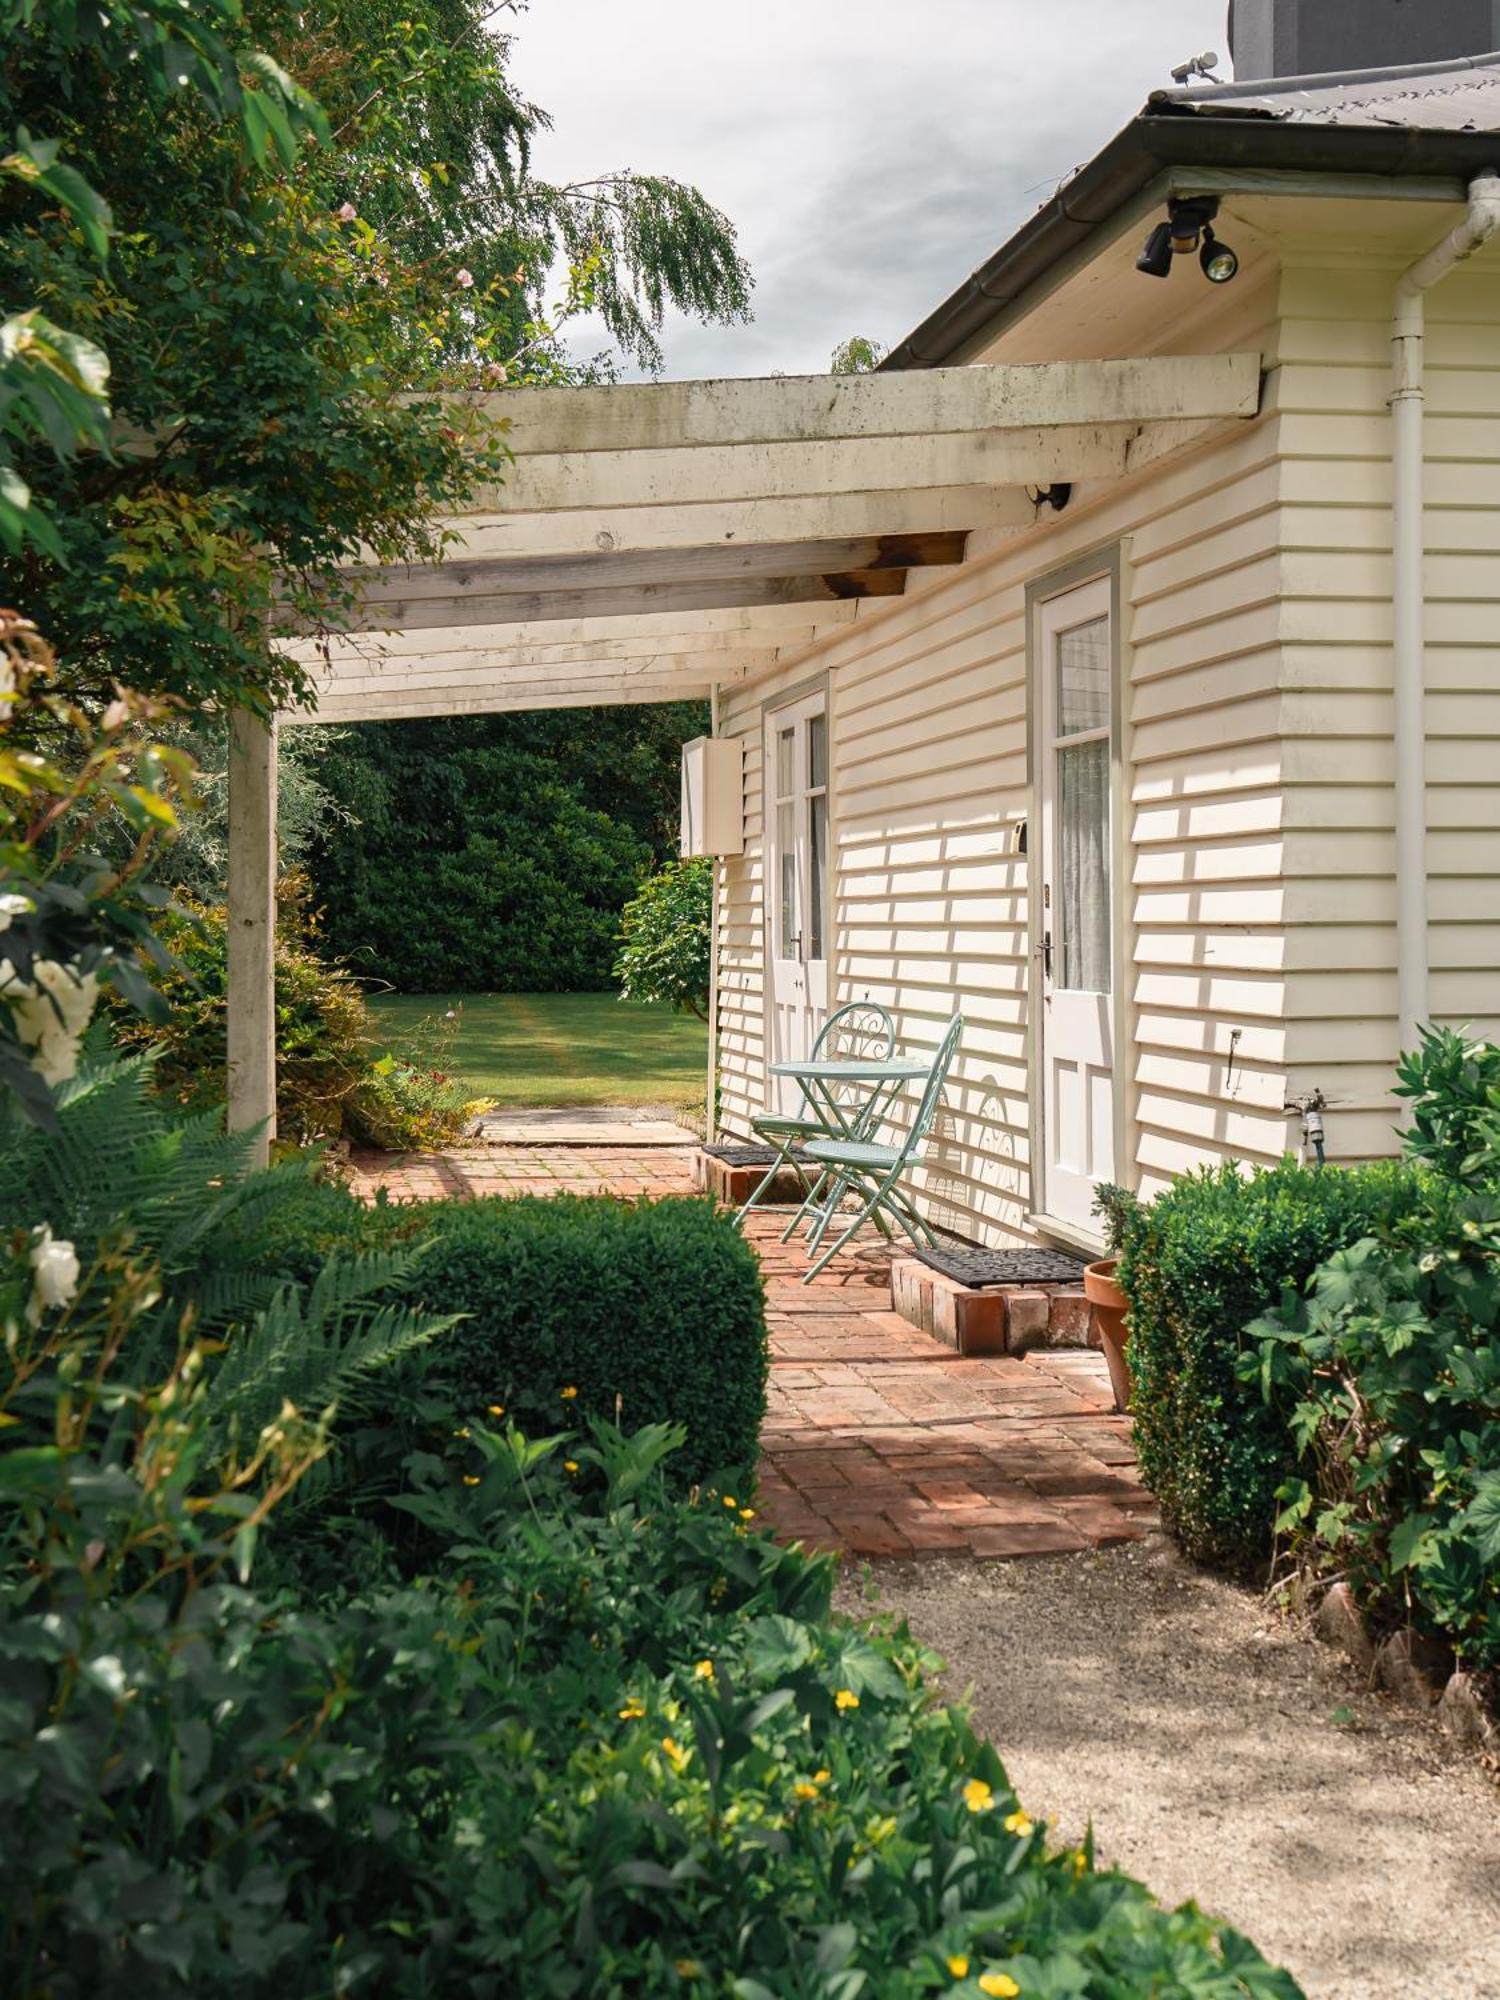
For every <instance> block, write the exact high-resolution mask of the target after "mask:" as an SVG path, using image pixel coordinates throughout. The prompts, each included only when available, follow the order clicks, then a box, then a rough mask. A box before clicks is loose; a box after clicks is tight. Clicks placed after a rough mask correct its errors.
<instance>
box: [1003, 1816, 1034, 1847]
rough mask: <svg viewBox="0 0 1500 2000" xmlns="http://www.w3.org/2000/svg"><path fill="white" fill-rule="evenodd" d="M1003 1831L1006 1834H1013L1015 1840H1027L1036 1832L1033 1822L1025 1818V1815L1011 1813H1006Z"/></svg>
mask: <svg viewBox="0 0 1500 2000" xmlns="http://www.w3.org/2000/svg"><path fill="white" fill-rule="evenodd" d="M1005 1831H1006V1832H1007V1833H1013V1834H1014V1835H1015V1836H1016V1838H1017V1840H1027V1839H1029V1838H1030V1836H1031V1835H1032V1834H1033V1833H1035V1832H1036V1827H1035V1825H1034V1824H1033V1822H1032V1821H1031V1820H1029V1819H1028V1818H1027V1817H1026V1815H1025V1813H1023V1812H1013V1813H1007V1814H1006V1816H1005Z"/></svg>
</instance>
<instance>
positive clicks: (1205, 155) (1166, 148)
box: [881, 64, 1496, 368]
mask: <svg viewBox="0 0 1500 2000" xmlns="http://www.w3.org/2000/svg"><path fill="white" fill-rule="evenodd" d="M1468 66H1472V65H1461V64H1460V65H1443V67H1456V68H1461V67H1468ZM1402 73H1403V74H1404V73H1405V72H1402ZM1229 87H1230V88H1232V87H1233V86H1229ZM1495 146H1496V135H1495V134H1494V133H1493V132H1460V131H1442V130H1433V129H1428V130H1423V129H1422V128H1420V127H1416V126H1399V125H1370V126H1365V125H1314V124H1311V123H1307V124H1303V123H1298V122H1296V121H1285V120H1281V119H1276V118H1272V117H1268V116H1264V117H1263V116H1246V117H1239V116H1233V115H1231V116H1227V117H1226V116H1220V117H1201V116H1196V115H1194V114H1192V113H1191V112H1184V111H1180V110H1178V109H1177V108H1176V107H1175V105H1162V106H1161V107H1160V108H1158V109H1157V110H1155V111H1150V110H1148V111H1147V112H1145V113H1142V114H1141V115H1140V116H1138V117H1136V118H1133V119H1132V120H1131V121H1130V123H1129V124H1128V125H1127V126H1126V127H1125V128H1124V130H1123V131H1121V132H1119V133H1117V134H1116V136H1115V137H1114V138H1113V139H1111V140H1110V142H1109V144H1108V145H1107V146H1105V147H1104V149H1103V151H1102V152H1099V153H1096V154H1095V156H1094V158H1093V159H1092V160H1090V161H1089V163H1088V164H1087V166H1085V167H1082V168H1080V169H1079V171H1078V172H1077V173H1076V174H1075V175H1073V177H1072V178H1071V179H1070V180H1069V181H1067V182H1066V183H1065V184H1064V185H1063V186H1062V187H1061V188H1059V189H1058V191H1057V193H1056V194H1055V195H1053V196H1052V198H1051V200H1050V201H1048V202H1046V203H1044V204H1043V206H1042V207H1041V208H1040V209H1038V210H1037V212H1036V214H1035V215H1033V216H1032V217H1031V218H1030V220H1029V221H1027V222H1026V223H1024V224H1023V225H1022V226H1021V228H1020V229H1018V230H1017V231H1016V233H1015V235H1014V236H1012V237H1011V238H1010V239H1009V241H1008V242H1006V243H1003V244H1002V245H1001V247H1000V248H999V249H998V250H997V251H996V252H995V253H994V255H993V256H992V257H990V258H988V259H986V261H985V262H984V263H983V264H981V265H980V267H979V269H978V270H977V271H975V272H974V274H973V275H972V277H969V278H966V279H965V281H964V282H963V284H962V285H960V286H959V287H958V289H957V290H956V291H954V292H953V293H952V294H951V295H950V296H949V297H948V298H946V299H945V300H944V301H943V303H942V304H941V305H940V306H938V307H937V309H936V310H935V311H933V312H931V313H929V314H928V316H927V318H926V319H924V320H923V321H922V323H921V325H920V326H918V327H916V328H915V329H914V330H913V331H912V332H911V333H909V334H908V335H907V337H906V338H905V339H904V340H903V341H902V342H901V343H900V344H899V346H897V347H895V348H893V349H892V351H891V353H890V354H889V355H887V357H886V359H885V361H884V362H883V363H882V364H881V365H882V366H883V367H885V368H937V367H942V366H945V365H949V364H952V363H955V362H962V361H964V360H966V359H967V358H969V356H970V355H971V354H972V353H973V351H974V350H975V349H976V348H977V347H979V346H981V345H982V344H983V343H984V342H985V341H987V340H990V339H992V338H994V336H995V335H996V334H997V333H999V332H1000V331H1001V330H1002V329H1003V328H1004V327H1005V326H1006V325H1008V324H1010V323H1011V322H1012V321H1013V320H1015V319H1018V318H1019V317H1020V316H1021V315H1022V313H1023V312H1024V311H1025V310H1026V309H1027V307H1028V305H1029V304H1030V302H1031V299H1032V295H1033V294H1034V292H1035V291H1036V290H1037V288H1038V287H1045V288H1048V289H1050V287H1051V285H1052V283H1054V282H1055V281H1056V276H1057V267H1058V266H1059V265H1060V264H1061V263H1063V261H1064V260H1066V259H1068V258H1069V257H1070V256H1076V253H1078V252H1080V251H1081V250H1082V248H1083V246H1084V245H1086V244H1087V243H1088V242H1089V240H1090V239H1091V238H1092V237H1093V236H1094V235H1096V234H1097V232H1098V231H1099V230H1101V229H1102V228H1104V227H1105V226H1106V225H1107V224H1110V223H1112V222H1114V221H1115V220H1116V219H1117V218H1118V217H1119V215H1120V213H1121V211H1122V210H1124V209H1125V208H1126V207H1128V205H1129V204H1130V203H1131V202H1133V201H1135V200H1138V199H1139V198H1140V197H1141V196H1142V195H1143V194H1145V192H1146V191H1147V190H1148V189H1149V188H1150V186H1151V184H1152V182H1153V181H1155V180H1156V179H1157V178H1158V176H1160V175H1162V174H1165V173H1168V172H1170V171H1171V170H1173V169H1174V168H1175V169H1179V170H1180V169H1192V168H1194V167H1202V168H1204V169H1213V170H1216V171H1219V172H1223V171H1231V170H1233V169H1235V168H1243V169H1245V170H1246V171H1249V172H1259V171H1264V170H1266V169H1272V170H1282V171H1293V172H1302V173H1315V174H1316V173H1325V174H1357V175H1370V176H1379V177H1382V178H1387V179H1389V178H1395V177H1397V176H1411V175H1416V176H1424V175H1441V176H1457V177H1459V178H1462V179H1463V180H1464V181H1465V182H1467V181H1469V180H1472V179H1473V177H1474V176H1475V175H1476V174H1478V173H1481V172H1482V171H1483V170H1484V169H1485V168H1486V167H1487V166H1489V165H1490V164H1491V162H1492V161H1493V159H1494V156H1495ZM1218 185H1219V186H1222V182H1220V183H1218ZM1178 191H1179V192H1187V191H1189V190H1188V189H1186V188H1184V187H1182V185H1181V181H1180V177H1179V182H1178ZM1205 191H1206V190H1205Z"/></svg>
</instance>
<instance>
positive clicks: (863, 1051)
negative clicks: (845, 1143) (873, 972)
mask: <svg viewBox="0 0 1500 2000" xmlns="http://www.w3.org/2000/svg"><path fill="white" fill-rule="evenodd" d="M895 1052H896V1024H895V1022H894V1021H893V1020H892V1018H891V1015H890V1012H889V1010H888V1009H887V1008H884V1007H879V1006H877V1005H876V1004H875V1002H874V1001H873V1000H851V1001H849V1002H848V1003H847V1004H846V1005H845V1006H843V1007H840V1008H839V1009H838V1011H837V1012H836V1013H833V1014H830V1015H829V1016H828V1019H827V1020H826V1021H825V1022H824V1023H823V1025H822V1027H821V1028H820V1029H819V1030H818V1038H817V1040H816V1041H815V1042H814V1043H813V1052H812V1053H813V1061H814V1062H818V1061H822V1062H838V1061H841V1060H842V1061H846V1062H854V1061H865V1062H889V1061H890V1059H891V1057H892V1056H893V1055H894V1054H895ZM824 1088H825V1089H826V1090H827V1092H828V1095H829V1096H830V1097H831V1098H832V1099H833V1101H834V1103H836V1104H837V1105H839V1106H840V1108H841V1109H843V1110H844V1111H845V1113H846V1114H853V1113H856V1112H859V1111H860V1110H862V1109H868V1110H873V1109H874V1107H875V1105H876V1103H877V1102H878V1099H877V1097H876V1096H874V1095H872V1093H871V1091H870V1086H869V1085H868V1084H867V1083H832V1084H826V1085H825V1086H824ZM855 1129H856V1130H859V1131H863V1129H864V1121H863V1120H860V1121H858V1123H857V1124H856V1128H855Z"/></svg>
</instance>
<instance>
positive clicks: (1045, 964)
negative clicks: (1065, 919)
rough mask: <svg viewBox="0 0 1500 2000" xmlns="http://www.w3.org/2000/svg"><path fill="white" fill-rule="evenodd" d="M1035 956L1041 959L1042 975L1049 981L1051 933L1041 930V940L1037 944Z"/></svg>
mask: <svg viewBox="0 0 1500 2000" xmlns="http://www.w3.org/2000/svg"><path fill="white" fill-rule="evenodd" d="M1036 949H1037V956H1038V958H1040V959H1041V961H1042V977H1043V978H1044V979H1045V980H1047V981H1048V982H1049V983H1050V981H1051V978H1052V933H1051V931H1043V932H1042V941H1041V943H1040V944H1039V945H1038V946H1037V948H1036Z"/></svg>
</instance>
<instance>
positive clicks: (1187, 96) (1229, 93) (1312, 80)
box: [1146, 49, 1500, 115]
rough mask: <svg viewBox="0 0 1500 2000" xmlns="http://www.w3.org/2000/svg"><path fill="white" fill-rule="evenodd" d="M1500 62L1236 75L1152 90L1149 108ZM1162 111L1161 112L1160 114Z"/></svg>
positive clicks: (1491, 57) (1499, 52)
mask: <svg viewBox="0 0 1500 2000" xmlns="http://www.w3.org/2000/svg"><path fill="white" fill-rule="evenodd" d="M1497 63H1500V49H1491V50H1490V51H1489V52H1488V53H1487V54H1485V55H1481V56H1445V57H1444V58H1443V60H1442V61H1441V62H1429V63H1391V64H1388V65H1387V66H1386V67H1385V68H1384V69H1330V70H1320V71H1313V72H1310V73H1309V74H1308V75H1306V76H1260V77H1254V76H1247V77H1245V78H1243V79H1242V78H1240V77H1236V78H1235V79H1234V81H1233V82H1232V83H1210V84H1200V85H1198V86H1196V87H1187V86H1185V87H1184V88H1183V89H1181V90H1153V91H1152V93H1151V95H1150V97H1148V98H1147V100H1146V103H1147V108H1148V110H1149V108H1150V106H1151V105H1153V104H1159V105H1172V106H1174V107H1177V106H1181V107H1183V108H1184V109H1186V110H1189V111H1191V109H1192V107H1193V106H1194V105H1195V104H1222V103H1225V102H1232V101H1233V100H1234V99H1235V98H1237V97H1277V96H1280V95H1281V94H1282V93H1283V92H1285V91H1292V90H1341V89H1347V88H1348V87H1349V86H1351V85H1356V84H1361V83H1394V82H1395V81H1396V80H1397V79H1398V78H1400V77H1408V76H1412V77H1416V76H1451V75H1457V74H1458V72H1459V71H1461V70H1466V69H1492V68H1493V67H1494V66H1495V64H1497ZM1158 115H1160V114H1158Z"/></svg>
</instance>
